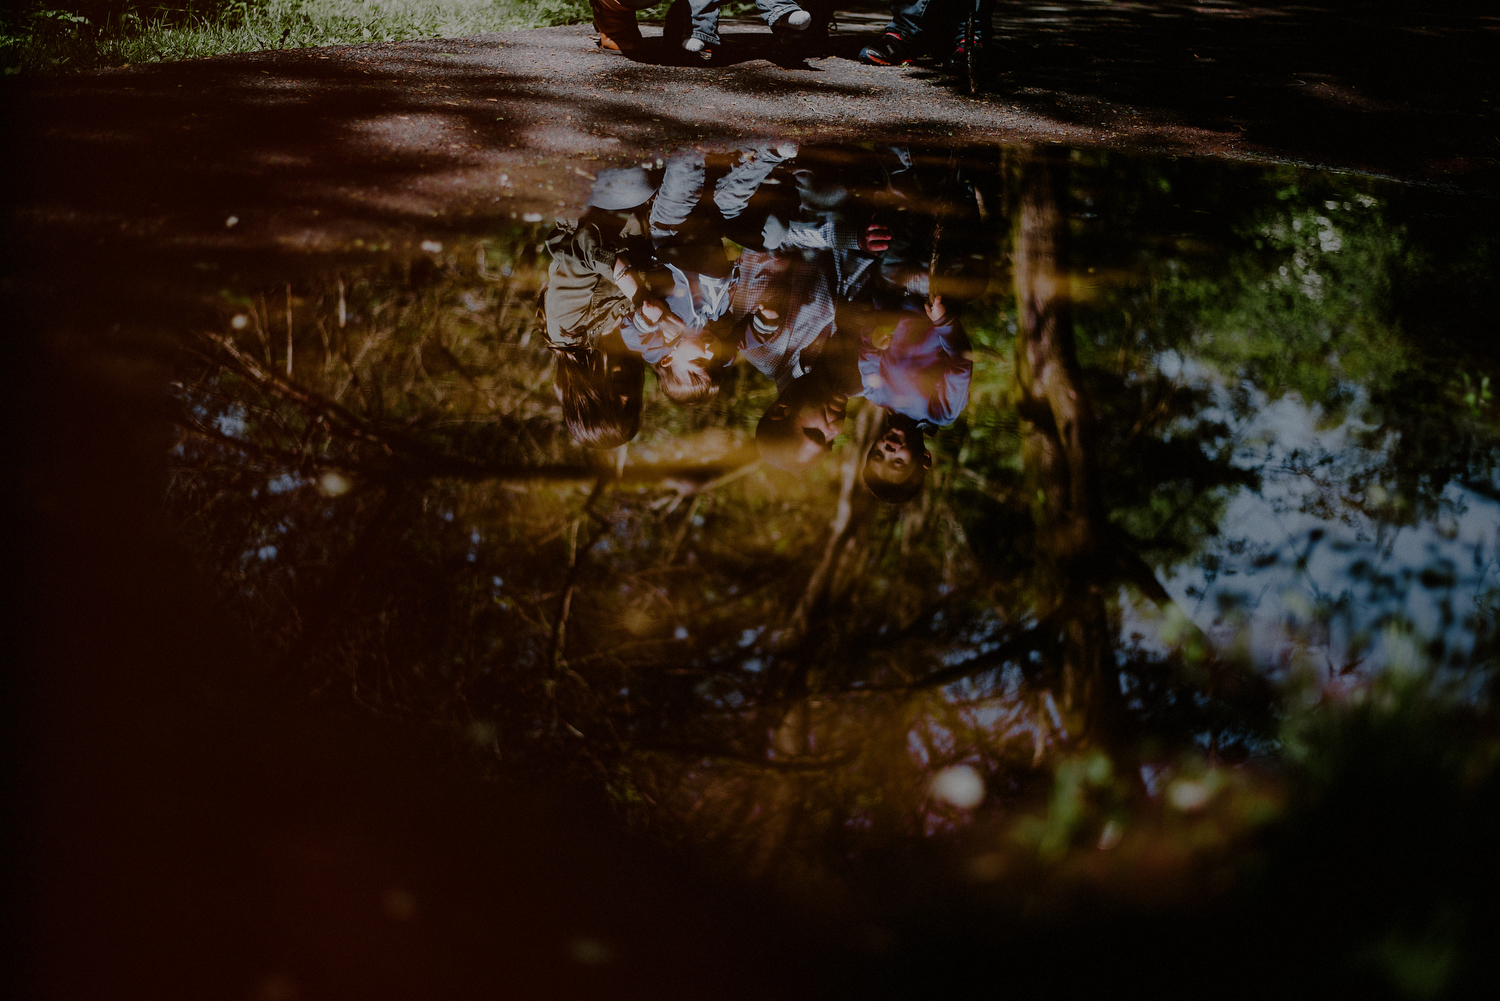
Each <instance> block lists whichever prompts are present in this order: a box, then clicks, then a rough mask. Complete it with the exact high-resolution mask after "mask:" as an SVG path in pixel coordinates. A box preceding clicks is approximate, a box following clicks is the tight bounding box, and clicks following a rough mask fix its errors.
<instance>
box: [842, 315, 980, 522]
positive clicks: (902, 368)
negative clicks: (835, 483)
mask: <svg viewBox="0 0 1500 1001" xmlns="http://www.w3.org/2000/svg"><path fill="white" fill-rule="evenodd" d="M877 315H878V314H877ZM882 344H883V346H881V345H882ZM973 373H974V362H973V361H972V360H971V359H970V358H969V337H968V335H967V334H965V333H964V329H963V326H962V324H960V323H959V322H958V319H957V317H954V316H952V315H950V314H949V312H948V310H947V308H946V307H945V306H944V304H943V298H942V296H933V297H932V299H931V300H930V301H929V302H928V303H927V305H926V307H925V309H924V311H923V312H922V313H916V312H907V313H903V314H901V318H900V319H899V320H897V321H896V326H895V329H894V330H891V331H890V340H889V342H888V343H886V342H885V337H884V336H883V335H882V331H881V328H880V326H879V325H878V324H876V325H873V326H870V327H866V329H864V330H862V331H861V333H860V351H859V375H860V382H861V384H862V386H863V390H862V392H863V394H864V397H865V399H867V400H869V401H870V402H871V403H873V404H875V405H876V406H879V407H883V408H884V409H885V410H886V419H885V426H884V427H882V428H881V433H880V435H879V437H877V438H876V440H875V443H874V444H873V445H872V446H871V447H870V451H869V453H868V454H866V456H865V466H864V475H863V478H864V481H865V486H867V487H869V489H870V492H871V493H872V494H874V495H875V496H876V497H878V498H879V499H880V500H883V501H885V502H886V503H888V504H903V503H905V502H906V501H908V500H911V499H912V498H913V497H915V496H916V495H917V494H918V492H920V491H921V489H922V482H923V480H924V479H925V478H926V476H927V470H928V469H930V468H931V467H932V455H931V453H929V452H928V451H927V445H926V443H925V442H924V441H923V432H926V431H934V430H936V429H937V428H940V427H947V426H948V425H949V424H952V423H953V422H954V421H956V420H958V415H959V414H961V413H963V409H964V407H965V406H967V405H968V402H969V380H970V379H971V377H972V376H973Z"/></svg>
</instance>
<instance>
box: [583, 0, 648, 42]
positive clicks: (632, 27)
mask: <svg viewBox="0 0 1500 1001" xmlns="http://www.w3.org/2000/svg"><path fill="white" fill-rule="evenodd" d="M589 4H590V5H591V6H592V7H593V8H594V28H595V29H596V30H598V31H601V32H603V33H604V34H606V35H608V36H609V37H610V38H613V39H615V40H616V41H620V40H625V41H633V40H635V39H638V38H640V37H641V29H640V28H639V27H637V26H636V23H635V10H634V9H633V8H631V7H627V6H625V5H624V4H623V3H621V2H620V0H589Z"/></svg>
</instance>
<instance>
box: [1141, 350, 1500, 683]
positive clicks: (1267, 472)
mask: <svg viewBox="0 0 1500 1001" xmlns="http://www.w3.org/2000/svg"><path fill="white" fill-rule="evenodd" d="M1196 374H1197V373H1194V375H1196ZM1349 409H1350V411H1351V413H1352V412H1355V411H1357V410H1359V409H1360V408H1359V407H1357V406H1356V407H1350V408H1349ZM1226 416H1227V415H1226ZM1321 416H1322V412H1321V411H1320V410H1319V409H1318V408H1317V407H1315V406H1308V405H1307V404H1305V403H1303V402H1302V401H1301V400H1300V399H1298V398H1296V397H1295V396H1294V395H1291V394H1289V395H1288V396H1286V397H1284V398H1282V399H1279V400H1276V401H1274V402H1270V403H1264V404H1263V405H1262V406H1261V408H1260V409H1259V411H1258V412H1257V414H1256V416H1255V417H1254V418H1253V419H1251V420H1250V421H1249V422H1247V423H1245V424H1244V425H1243V426H1241V427H1240V428H1238V429H1237V436H1238V437H1239V439H1240V440H1241V441H1243V442H1246V443H1255V447H1254V448H1253V449H1250V450H1247V452H1246V453H1245V454H1244V457H1243V458H1242V459H1241V460H1240V464H1242V465H1245V466H1247V467H1254V468H1259V469H1261V470H1262V471H1263V473H1264V477H1265V478H1264V481H1263V483H1262V486H1261V488H1260V489H1259V490H1258V491H1250V490H1244V491H1241V492H1239V493H1238V494H1237V495H1235V496H1234V497H1233V498H1232V499H1231V500H1230V502H1229V504H1228V506H1227V508H1226V510H1225V512H1224V515H1223V517H1222V518H1221V519H1220V521H1219V534H1220V538H1221V539H1222V540H1224V541H1223V543H1222V544H1221V545H1220V546H1219V548H1218V551H1217V552H1213V553H1210V554H1207V555H1208V556H1210V557H1212V559H1211V560H1200V561H1199V562H1198V563H1197V564H1195V565H1183V566H1178V567H1175V568H1173V570H1172V572H1171V579H1169V580H1168V581H1167V582H1166V584H1167V589H1168V590H1169V591H1170V592H1171V594H1172V596H1173V597H1174V598H1175V599H1176V600H1177V602H1178V603H1179V604H1180V605H1181V606H1182V607H1183V608H1184V609H1186V610H1187V611H1188V613H1189V614H1190V615H1191V616H1192V617H1193V619H1194V621H1195V622H1196V623H1197V625H1198V626H1199V627H1200V628H1202V629H1204V630H1205V631H1210V632H1215V631H1217V632H1220V633H1222V632H1224V631H1225V630H1226V629H1227V630H1228V631H1231V632H1237V633H1238V634H1239V635H1240V636H1241V637H1243V638H1248V640H1249V643H1250V647H1251V651H1252V654H1253V656H1254V659H1255V660H1256V661H1257V662H1260V663H1267V664H1273V663H1278V662H1285V661H1286V659H1287V658H1288V657H1290V656H1292V655H1294V654H1295V653H1296V652H1297V650H1298V648H1299V647H1302V646H1304V645H1305V647H1306V648H1307V649H1308V650H1309V652H1315V653H1316V656H1317V657H1318V658H1319V659H1320V660H1321V659H1323V658H1326V659H1327V661H1328V662H1329V663H1330V664H1333V665H1338V664H1345V663H1348V662H1349V661H1350V660H1351V659H1356V658H1362V659H1363V665H1364V666H1365V668H1367V669H1369V668H1379V667H1384V666H1386V665H1387V664H1388V663H1389V661H1390V659H1391V656H1392V650H1390V649H1388V645H1389V638H1390V636H1391V635H1393V634H1392V633H1391V632H1390V630H1389V629H1388V628H1386V625H1387V623H1389V622H1391V621H1393V620H1394V621H1396V622H1404V623H1406V624H1409V626H1410V628H1411V629H1413V630H1414V631H1415V632H1416V634H1417V635H1418V636H1419V637H1421V638H1422V639H1423V640H1439V639H1440V640H1442V642H1443V644H1444V647H1445V650H1446V652H1447V653H1448V654H1458V655H1460V656H1463V655H1466V654H1467V652H1468V650H1469V647H1470V646H1471V645H1472V634H1471V633H1470V632H1469V630H1468V628H1467V627H1466V626H1465V624H1464V618H1465V613H1466V612H1468V611H1469V610H1472V609H1473V608H1474V607H1475V602H1476V600H1477V599H1478V597H1479V596H1480V595H1482V594H1483V593H1484V591H1485V589H1486V588H1488V587H1493V586H1495V584H1496V568H1495V565H1494V564H1495V561H1494V554H1495V551H1496V547H1497V544H1500V504H1496V503H1495V502H1494V501H1491V500H1488V499H1486V498H1484V497H1480V496H1478V495H1477V494H1473V493H1471V492H1469V491H1467V490H1464V489H1462V488H1460V487H1458V486H1455V485H1452V484H1450V485H1449V486H1448V487H1447V488H1446V489H1445V490H1444V491H1443V493H1442V494H1441V496H1440V501H1439V503H1440V511H1439V512H1438V513H1437V514H1435V515H1433V516H1431V517H1428V518H1427V519H1426V520H1423V521H1420V522H1418V523H1416V524H1414V525H1405V526H1392V525H1390V524H1388V523H1385V522H1382V521H1380V520H1378V519H1377V518H1376V517H1372V516H1371V515H1370V514H1367V513H1366V509H1367V508H1373V509H1379V508H1380V507H1381V506H1382V504H1383V503H1384V501H1385V491H1384V490H1383V489H1382V488H1381V487H1380V486H1379V484H1378V483H1376V482H1374V481H1375V478H1376V477H1375V475H1374V474H1375V472H1376V471H1377V470H1378V468H1379V467H1381V466H1382V465H1383V464H1384V463H1386V461H1387V458H1386V455H1385V453H1384V452H1383V451H1381V450H1379V449H1370V448H1366V447H1364V446H1362V445H1361V444H1359V442H1358V441H1357V437H1356V436H1357V434H1358V433H1359V432H1361V431H1364V430H1368V426H1367V425H1365V424H1363V423H1361V422H1360V421H1358V420H1357V419H1356V418H1354V417H1349V418H1347V419H1345V420H1344V421H1343V422H1342V423H1340V424H1338V425H1337V426H1335V427H1331V428H1323V427H1319V420H1320V417H1321ZM1251 452H1253V454H1250V453H1251ZM1355 481H1358V482H1363V483H1365V484H1368V485H1367V486H1366V487H1365V488H1364V491H1363V493H1362V494H1355V493H1352V492H1351V490H1350V488H1349V486H1348V485H1349V484H1350V483H1351V482H1355ZM1486 553H1488V554H1489V559H1485V558H1484V554H1486ZM1128 628H1129V624H1127V631H1128Z"/></svg>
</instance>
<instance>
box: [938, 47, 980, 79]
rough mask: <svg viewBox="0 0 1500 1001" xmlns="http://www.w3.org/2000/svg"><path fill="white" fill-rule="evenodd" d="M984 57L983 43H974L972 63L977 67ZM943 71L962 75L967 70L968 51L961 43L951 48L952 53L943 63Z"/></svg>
mask: <svg viewBox="0 0 1500 1001" xmlns="http://www.w3.org/2000/svg"><path fill="white" fill-rule="evenodd" d="M983 59H984V43H983V42H975V43H974V65H975V66H976V67H977V66H978V65H979V64H980V63H981V62H982V61H983ZM943 71H944V72H946V73H949V74H951V75H953V76H963V75H964V74H965V73H966V72H967V71H968V53H967V52H965V51H964V47H963V43H961V42H960V43H959V45H958V46H957V47H956V48H955V49H954V50H953V55H951V56H949V57H948V61H947V62H945V63H943Z"/></svg>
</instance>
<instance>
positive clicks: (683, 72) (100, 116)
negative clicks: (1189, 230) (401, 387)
mask: <svg viewBox="0 0 1500 1001" xmlns="http://www.w3.org/2000/svg"><path fill="white" fill-rule="evenodd" d="M1310 10H1311V8H1294V9H1293V10H1292V11H1283V10H1279V9H1278V10H1265V9H1261V8H1253V7H1247V6H1244V5H1241V4H1238V3H1233V2H1229V0H1215V2H1214V3H1209V2H1208V0H1205V3H1204V4H1202V5H1187V4H1180V3H1156V4H1112V5H1106V6H1103V7H1101V6H1100V5H1099V4H1096V3H1086V2H1084V0H1060V2H1058V3H1053V4H1049V5H1046V6H1044V7H1035V6H1032V5H1027V4H1022V3H1019V2H1014V3H1011V2H1002V3H1001V4H1000V6H999V15H998V16H997V35H998V38H997V42H998V44H997V46H996V50H997V52H998V54H999V55H998V58H997V59H996V64H997V66H998V67H999V69H1000V72H999V74H998V75H997V76H996V77H995V79H994V82H993V85H992V87H991V89H990V92H989V93H987V94H985V95H983V96H981V97H980V98H978V99H973V98H968V97H960V96H958V95H956V94H954V93H953V92H952V91H951V89H948V88H946V87H944V86H943V85H942V82H941V81H940V80H937V79H934V76H933V73H932V72H931V71H930V70H927V69H923V68H920V67H908V68H900V69H895V68H878V67H872V66H865V65H862V64H860V63H859V62H857V61H856V60H855V58H854V56H855V53H856V52H857V50H858V47H859V45H860V44H861V43H862V41H864V40H866V39H868V38H870V37H871V35H872V33H873V32H878V31H879V29H880V26H881V25H882V23H883V21H884V18H883V17H882V16H880V15H878V14H853V15H845V16H843V18H842V23H841V26H840V29H839V31H838V32H837V33H836V34H835V36H834V38H833V40H832V44H831V46H830V52H831V54H830V55H828V56H826V57H821V58H811V59H807V60H805V61H797V60H791V61H787V60H785V59H783V60H782V64H781V65H778V63H777V62H776V61H773V58H775V57H776V56H777V53H778V49H777V46H776V44H775V43H774V42H773V39H772V37H771V35H770V34H769V33H768V32H767V31H766V30H765V29H764V28H763V27H761V26H760V25H759V24H758V23H755V22H737V23H734V24H729V25H726V27H725V32H724V33H725V35H726V41H727V45H726V47H725V49H724V50H723V52H724V55H725V60H724V61H723V63H722V64H721V65H717V66H711V67H701V66H698V67H689V66H673V65H654V64H651V63H649V62H639V61H636V62H633V61H630V60H627V59H625V58H623V57H620V56H615V55H609V54H605V53H602V52H600V51H598V50H596V49H595V48H594V47H593V45H592V43H591V40H590V32H589V29H588V28H586V27H583V26H577V27H560V28H550V29H542V30H535V31H522V32H511V33H502V34H494V35H485V36H478V37H473V38H466V39H455V40H432V41H421V42H409V43H399V44H383V45H369V46H352V47H340V48H330V49H316V50H313V49H309V50H293V51H280V52H264V53H256V54H252V55H246V56H235V57H224V58H216V59H206V60H197V61H191V62H183V63H168V64H155V65H149V66H141V67H128V68H122V69H116V70H108V71H103V72H99V73H93V74H86V75H81V76H75V77H66V78H56V79H48V80H40V81H30V82H25V83H21V84H12V85H11V86H10V87H9V97H10V99H11V110H12V112H13V114H14V117H15V121H14V123H13V128H12V132H13V134H14V135H15V136H16V137H17V139H18V140H19V141H18V142H17V143H16V144H15V147H14V148H17V149H21V150H24V151H25V153H24V155H23V156H22V157H20V158H17V159H15V160H13V161H12V163H11V168H12V170H13V171H14V172H15V174H16V176H14V177H13V183H12V184H10V185H9V190H10V191H11V192H12V193H13V197H14V198H15V199H16V201H17V203H18V207H19V209H20V212H19V225H20V230H19V232H18V233H17V234H16V240H17V241H18V243H19V245H21V246H24V247H26V248H27V251H28V253H27V256H28V258H29V259H30V260H31V262H32V263H33V264H34V265H36V266H37V267H39V268H40V269H42V270H44V271H46V270H50V265H49V264H47V263H46V262H47V261H48V260H53V261H65V260H66V259H68V258H69V256H70V255H73V254H75V253H76V250H77V247H78V246H80V245H81V244H83V245H89V246H94V247H102V248H107V249H111V250H116V251H119V252H121V253H123V254H126V255H128V256H129V257H130V258H131V259H138V258H139V255H141V254H146V255H148V256H164V257H165V258H167V259H171V258H173V257H174V256H179V255H188V256H194V257H195V258H196V257H201V256H202V255H204V254H219V253H230V254H233V253H249V254H265V253H266V252H268V251H269V252H272V253H273V255H274V254H288V253H290V254H294V255H295V254H305V253H309V252H311V253H317V252H320V251H328V250H337V249H348V248H350V247H351V246H355V245H356V244H355V241H360V242H359V244H358V245H359V246H369V245H375V246H386V245H391V246H392V247H393V249H394V248H395V246H396V245H399V244H402V243H412V242H420V240H422V239H427V238H429V237H436V236H439V235H441V234H443V233H455V232H482V231H484V230H485V228H486V227H489V226H492V225H493V224H494V223H495V221H496V220H499V219H508V218H510V217H511V216H512V213H515V214H517V215H519V216H524V215H525V214H527V213H540V214H544V215H551V214H555V213H556V212H557V211H559V210H560V209H565V208H567V207H568V206H570V205H577V204H578V203H579V202H580V201H581V200H582V197H583V193H584V191H585V190H586V188H587V185H588V178H587V175H588V174H589V173H591V172H592V171H593V170H594V169H596V168H597V167H598V166H602V165H605V164H608V163H618V162H629V161H636V160H640V159H641V158H643V157H654V156H657V155H660V154H662V153H664V152H666V151H668V150H671V149H673V148H676V147H679V146H684V145H694V144H700V145H712V146H724V145H729V144H733V143H737V142H741V141H744V140H746V139H751V138H755V137H762V136H778V137H791V138H793V139H796V140H799V141H802V142H808V141H868V140H871V139H874V138H889V139H905V140H919V141H923V142H931V141H934V140H937V141H943V142H947V141H951V142H953V143H955V144H958V143H976V142H1012V143H1017V142H1019V143H1036V142H1064V143H1071V144H1080V145H1105V146H1111V147H1118V148H1129V149H1144V150H1157V151H1169V152H1175V153H1188V154H1203V155H1215V156H1230V157H1249V158H1268V159H1273V160H1286V161H1293V162H1305V163H1313V164H1318V165H1330V166H1335V167H1347V168H1354V169H1361V170H1369V171H1373V172H1377V173H1386V174H1391V175H1394V176H1400V177H1406V178H1415V179H1425V180H1435V181H1438V182H1441V183H1450V184H1458V185H1461V186H1466V187H1473V188H1478V189H1481V190H1483V189H1489V190H1495V189H1496V188H1500V184H1496V183H1495V182H1496V178H1497V176H1500V170H1497V165H1500V139H1497V138H1496V135H1497V132H1500V129H1497V127H1496V117H1495V114H1494V111H1493V104H1492V103H1491V98H1492V96H1493V92H1494V90H1495V87H1494V81H1493V79H1492V77H1493V74H1492V72H1491V71H1489V70H1486V69H1485V67H1486V66H1488V65H1490V63H1489V60H1488V55H1492V54H1494V52H1493V51H1492V50H1494V49H1495V48H1496V46H1495V44H1494V43H1495V40H1496V38H1497V34H1496V28H1497V26H1500V19H1496V18H1488V17H1482V16H1464V17H1458V16H1455V18H1452V19H1450V21H1449V22H1445V24H1446V27H1445V26H1444V24H1439V25H1438V27H1437V28H1432V27H1423V28H1421V30H1420V31H1416V33H1413V32H1412V31H1409V30H1408V28H1409V27H1410V25H1407V24H1405V23H1403V22H1400V21H1390V20H1385V21H1381V20H1379V19H1378V18H1376V19H1374V20H1371V16H1370V15H1368V13H1367V12H1366V11H1365V8H1364V7H1360V6H1358V5H1355V6H1354V7H1351V8H1350V9H1349V11H1345V12H1344V13H1339V12H1330V11H1323V12H1322V13H1321V14H1318V13H1317V12H1313V13H1308V11H1310ZM1351 11H1352V12H1351ZM1298 12H1300V13H1298ZM1412 16H1413V17H1415V16H1416V15H1412ZM1320 17H1321V20H1319V18H1320ZM1433 20H1434V18H1432V17H1426V18H1425V21H1433ZM1424 23H1425V22H1424ZM1356 27H1357V28H1358V31H1356V30H1355V28H1356ZM1439 29H1441V30H1439ZM1423 32H1425V34H1423ZM656 33H657V30H656V29H651V28H648V29H647V34H648V35H653V34H656ZM1334 43H1338V44H1334ZM1392 46H1397V47H1399V48H1400V51H1401V52H1402V54H1403V58H1402V59H1401V60H1399V62H1398V61H1396V60H1393V59H1392V58H1390V55H1391V51H1392ZM1423 46H1426V48H1423ZM768 57H771V58H768ZM1495 64H1500V60H1497V61H1496V63H1495Z"/></svg>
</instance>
